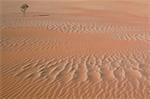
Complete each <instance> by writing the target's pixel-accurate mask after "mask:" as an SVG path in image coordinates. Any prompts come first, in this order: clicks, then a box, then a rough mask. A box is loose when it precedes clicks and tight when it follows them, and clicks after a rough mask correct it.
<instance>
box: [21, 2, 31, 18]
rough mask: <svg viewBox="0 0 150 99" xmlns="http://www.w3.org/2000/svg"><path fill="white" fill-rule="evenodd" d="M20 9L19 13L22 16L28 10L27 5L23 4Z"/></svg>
mask: <svg viewBox="0 0 150 99" xmlns="http://www.w3.org/2000/svg"><path fill="white" fill-rule="evenodd" d="M20 8H21V12H22V13H23V16H25V14H26V10H27V9H28V8H29V5H28V4H26V3H24V4H23V5H22V6H21V7H20Z"/></svg>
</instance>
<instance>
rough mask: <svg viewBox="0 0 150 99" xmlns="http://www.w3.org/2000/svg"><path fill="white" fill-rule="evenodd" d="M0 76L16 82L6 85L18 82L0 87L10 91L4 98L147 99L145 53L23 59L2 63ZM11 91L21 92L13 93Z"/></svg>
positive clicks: (149, 77)
mask: <svg viewBox="0 0 150 99" xmlns="http://www.w3.org/2000/svg"><path fill="white" fill-rule="evenodd" d="M1 73H2V74H3V75H4V77H6V78H8V77H9V79H15V80H13V81H16V82H13V81H11V80H10V81H11V82H7V84H8V83H14V84H15V83H18V87H17V86H15V85H14V84H13V85H14V86H13V87H12V86H11V85H10V86H11V87H10V86H9V87H7V86H4V88H2V90H3V92H5V91H6V90H7V91H10V93H7V94H6V93H2V96H3V97H5V98H13V99H14V98H15V99H19V98H30V99H33V98H40V99H41V98H42V99H47V98H50V99H54V98H57V99H72V98H74V99H77V98H78V99H86V98H87V97H88V98H89V99H108V98H112V97H113V98H112V99H122V98H123V99H124V98H125V99H131V98H132V99H135V98H138V99H148V98H150V94H149V90H150V83H149V82H150V57H149V55H146V54H138V55H137V54H136V55H134V54H133V55H130V56H126V55H124V54H120V55H117V54H115V55H112V56H110V55H102V56H96V55H89V56H71V57H63V56H60V57H54V58H51V59H45V58H43V59H42V58H41V59H37V60H35V59H24V61H23V62H20V63H18V64H15V65H14V66H8V65H6V64H3V66H2V72H1ZM17 79H18V80H17ZM28 81H29V82H28ZM22 82H24V83H23V85H22ZM4 85H5V83H4ZM19 85H21V86H19ZM11 88H12V89H11ZM14 88H17V89H18V90H20V89H22V90H20V91H16V92H13V90H15V89H14Z"/></svg>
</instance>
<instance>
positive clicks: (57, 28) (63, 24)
mask: <svg viewBox="0 0 150 99" xmlns="http://www.w3.org/2000/svg"><path fill="white" fill-rule="evenodd" d="M0 23H1V25H0V26H1V28H4V29H6V28H9V27H38V28H46V29H48V30H49V31H53V32H63V33H99V34H104V33H108V34H113V35H114V36H113V37H112V38H113V39H118V40H148V41H149V40H150V29H149V27H150V25H149V24H145V25H143V24H140V23H137V24H119V23H117V24H115V23H111V22H110V23H108V22H101V21H93V20H92V21H89V20H87V21H82V20H80V21H79V20H74V19H70V20H65V21H58V20H48V19H47V20H46V19H45V20H44V19H43V20H41V19H39V20H38V19H34V20H29V19H13V20H10V19H7V20H2V21H1V22H0Z"/></svg>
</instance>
